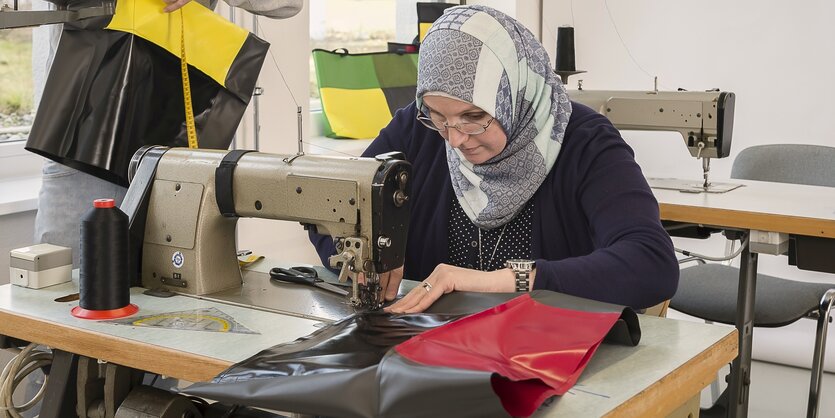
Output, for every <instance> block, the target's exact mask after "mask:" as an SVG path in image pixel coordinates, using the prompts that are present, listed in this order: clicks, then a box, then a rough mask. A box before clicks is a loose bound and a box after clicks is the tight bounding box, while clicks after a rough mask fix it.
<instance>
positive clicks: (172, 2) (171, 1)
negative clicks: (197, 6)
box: [162, 0, 191, 13]
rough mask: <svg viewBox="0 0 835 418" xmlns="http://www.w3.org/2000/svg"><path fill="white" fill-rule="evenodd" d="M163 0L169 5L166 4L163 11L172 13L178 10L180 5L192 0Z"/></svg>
mask: <svg viewBox="0 0 835 418" xmlns="http://www.w3.org/2000/svg"><path fill="white" fill-rule="evenodd" d="M162 1H164V2H165V3H166V4H167V6H165V8H164V9H162V11H164V12H165V13H171V12H173V11H174V10H177V9H179V8H180V7H183V6H185V5H186V3H188V2H190V1H191V0H162Z"/></svg>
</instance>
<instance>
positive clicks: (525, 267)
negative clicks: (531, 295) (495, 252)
mask: <svg viewBox="0 0 835 418" xmlns="http://www.w3.org/2000/svg"><path fill="white" fill-rule="evenodd" d="M504 266H505V267H507V268H509V269H511V270H513V273H514V274H516V291H517V292H527V291H529V290H531V272H532V271H533V269H534V268H536V261H533V260H522V259H510V260H507V261H505V262H504Z"/></svg>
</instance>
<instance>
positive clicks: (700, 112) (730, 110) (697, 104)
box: [568, 90, 739, 193]
mask: <svg viewBox="0 0 835 418" xmlns="http://www.w3.org/2000/svg"><path fill="white" fill-rule="evenodd" d="M568 96H569V97H570V98H571V100H574V101H577V102H580V103H582V104H584V105H586V106H589V107H591V108H592V109H594V110H596V111H598V112H599V113H601V114H603V115H606V117H608V118H609V120H611V121H612V124H614V125H615V127H616V128H618V129H621V130H636V131H669V132H678V133H680V134H681V136H682V137H683V139H684V143H685V145H686V146H687V149H688V150H689V151H690V155H692V156H693V157H695V158H697V159H701V160H702V170H703V177H704V181H703V182H700V183H699V182H694V181H687V180H678V179H653V178H650V179H648V180H649V183H650V186H652V187H654V188H662V189H674V190H680V191H684V192H694V193H698V192H705V193H723V192H727V191H729V190H733V189H735V188H737V187H739V185H737V184H731V183H711V182H710V181H709V179H708V173H709V172H710V159H711V158H724V157H727V156H728V155H729V154H730V150H731V138H732V135H733V118H734V102H735V95H734V94H733V93H731V92H724V91H707V92H698V91H656V90H651V91H613V90H570V91H569V92H568Z"/></svg>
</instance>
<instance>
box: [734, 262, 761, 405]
mask: <svg viewBox="0 0 835 418" xmlns="http://www.w3.org/2000/svg"><path fill="white" fill-rule="evenodd" d="M739 267H740V268H739V291H738V293H737V302H736V306H737V311H736V329H737V330H738V331H739V355H737V357H736V359H734V361H733V364H732V366H731V381H730V382H729V384H728V391H729V392H730V402H729V405H728V416H729V417H732V418H745V417H747V416H748V393H749V388H750V386H751V345H752V344H753V338H754V299H755V298H754V296H755V295H756V288H757V253H752V252H750V251H749V250H748V247H745V249H744V250H742V256H741V257H740V266H739Z"/></svg>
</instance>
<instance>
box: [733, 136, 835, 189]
mask: <svg viewBox="0 0 835 418" xmlns="http://www.w3.org/2000/svg"><path fill="white" fill-rule="evenodd" d="M731 177H732V178H736V179H747V180H760V181H773V182H778V183H792V184H806V185H811V186H828V187H835V148H833V147H825V146H821V145H805V144H773V145H755V146H753V147H749V148H746V149H744V150H742V151H741V152H740V153H739V155H737V156H736V159H734V163H733V167H732V168H731Z"/></svg>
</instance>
